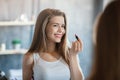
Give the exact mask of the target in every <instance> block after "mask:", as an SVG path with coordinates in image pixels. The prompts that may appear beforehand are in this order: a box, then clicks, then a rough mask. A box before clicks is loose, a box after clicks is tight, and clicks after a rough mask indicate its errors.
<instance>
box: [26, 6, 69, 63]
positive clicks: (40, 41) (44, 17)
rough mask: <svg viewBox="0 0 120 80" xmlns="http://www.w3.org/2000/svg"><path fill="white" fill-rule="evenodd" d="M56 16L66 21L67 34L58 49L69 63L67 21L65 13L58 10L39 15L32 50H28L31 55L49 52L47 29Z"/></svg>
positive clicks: (57, 44) (45, 11) (58, 44)
mask: <svg viewBox="0 0 120 80" xmlns="http://www.w3.org/2000/svg"><path fill="white" fill-rule="evenodd" d="M54 16H63V17H64V21H65V32H66V33H65V34H64V36H63V37H62V40H61V42H60V43H56V49H57V51H58V52H59V53H60V55H61V56H62V57H63V59H65V61H66V62H67V63H68V58H67V51H68V47H67V42H66V41H67V35H66V34H67V27H66V26H67V21H66V15H65V13H64V12H62V11H60V10H58V9H49V8H47V9H44V10H43V11H41V13H40V14H39V15H38V18H37V21H36V25H35V31H34V36H33V41H32V44H31V46H30V49H29V50H28V52H29V53H34V52H45V51H47V44H46V34H45V29H46V26H47V24H48V23H49V20H50V19H51V18H52V17H54Z"/></svg>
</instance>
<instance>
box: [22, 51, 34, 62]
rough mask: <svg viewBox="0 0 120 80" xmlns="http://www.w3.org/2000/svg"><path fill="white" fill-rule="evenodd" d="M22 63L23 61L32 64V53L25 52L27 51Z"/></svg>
mask: <svg viewBox="0 0 120 80" xmlns="http://www.w3.org/2000/svg"><path fill="white" fill-rule="evenodd" d="M23 63H25V64H32V63H33V54H32V53H29V52H27V53H26V54H25V55H24V56H23Z"/></svg>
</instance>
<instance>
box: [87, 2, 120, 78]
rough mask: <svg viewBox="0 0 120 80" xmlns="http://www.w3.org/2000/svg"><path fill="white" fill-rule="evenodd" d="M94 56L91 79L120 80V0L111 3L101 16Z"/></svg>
mask: <svg viewBox="0 0 120 80" xmlns="http://www.w3.org/2000/svg"><path fill="white" fill-rule="evenodd" d="M94 57H95V59H94V62H95V63H94V65H93V70H92V73H91V76H90V78H89V80H120V1H113V2H111V3H109V5H107V7H106V8H105V10H104V11H103V13H102V14H101V16H100V18H99V21H98V24H97V35H96V45H95V54H94Z"/></svg>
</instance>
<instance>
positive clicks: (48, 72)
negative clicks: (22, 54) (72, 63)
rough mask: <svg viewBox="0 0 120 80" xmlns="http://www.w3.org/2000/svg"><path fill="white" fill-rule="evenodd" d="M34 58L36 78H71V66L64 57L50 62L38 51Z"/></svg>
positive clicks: (51, 79)
mask: <svg viewBox="0 0 120 80" xmlns="http://www.w3.org/2000/svg"><path fill="white" fill-rule="evenodd" d="M33 58H34V66H33V76H34V80H70V70H69V67H68V65H67V64H66V63H65V61H64V60H63V59H62V58H60V59H59V60H57V61H54V62H48V61H45V60H43V59H42V58H41V57H40V56H39V54H38V53H34V54H33Z"/></svg>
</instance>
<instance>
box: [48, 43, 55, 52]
mask: <svg viewBox="0 0 120 80" xmlns="http://www.w3.org/2000/svg"><path fill="white" fill-rule="evenodd" d="M55 46H56V43H47V52H48V53H52V52H56V48H55Z"/></svg>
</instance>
